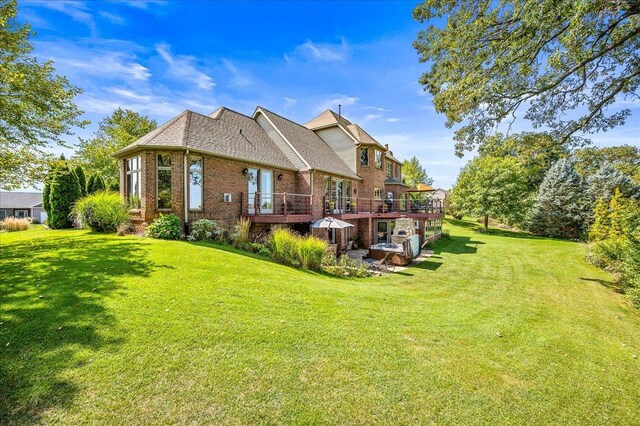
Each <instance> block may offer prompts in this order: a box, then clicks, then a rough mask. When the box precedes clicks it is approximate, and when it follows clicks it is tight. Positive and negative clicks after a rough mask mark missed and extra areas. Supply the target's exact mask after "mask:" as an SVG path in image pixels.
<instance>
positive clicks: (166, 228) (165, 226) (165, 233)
mask: <svg viewBox="0 0 640 426" xmlns="http://www.w3.org/2000/svg"><path fill="white" fill-rule="evenodd" d="M147 235H148V236H150V237H151V238H159V239H161V240H179V239H180V235H181V233H180V219H179V218H178V216H176V215H175V214H166V215H165V214H160V217H157V218H155V219H154V220H153V222H151V223H150V224H149V225H148V226H147Z"/></svg>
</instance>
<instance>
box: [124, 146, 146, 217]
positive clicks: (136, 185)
mask: <svg viewBox="0 0 640 426" xmlns="http://www.w3.org/2000/svg"><path fill="white" fill-rule="evenodd" d="M141 175H142V168H141V164H140V157H133V158H129V159H128V160H127V194H126V195H127V200H128V201H129V207H131V208H132V209H139V208H140V197H141V194H142V191H141V182H140V177H141Z"/></svg>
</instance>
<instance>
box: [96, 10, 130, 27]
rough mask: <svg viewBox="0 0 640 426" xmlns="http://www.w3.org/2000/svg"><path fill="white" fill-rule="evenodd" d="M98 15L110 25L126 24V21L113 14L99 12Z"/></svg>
mask: <svg viewBox="0 0 640 426" xmlns="http://www.w3.org/2000/svg"><path fill="white" fill-rule="evenodd" d="M98 14H99V15H100V16H102V17H103V18H105V19H106V20H107V21H109V22H110V23H112V24H115V25H124V24H126V23H127V20H126V19H124V18H123V17H122V16H120V15H116V14H115V13H109V12H105V11H104V10H101V11H100V12H98Z"/></svg>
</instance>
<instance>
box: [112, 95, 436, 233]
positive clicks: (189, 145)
mask: <svg viewBox="0 0 640 426" xmlns="http://www.w3.org/2000/svg"><path fill="white" fill-rule="evenodd" d="M114 156H115V157H116V158H117V159H118V161H119V165H120V188H121V194H122V196H123V197H125V198H126V199H127V200H128V201H129V203H130V205H131V219H132V222H133V224H134V226H136V227H137V228H141V227H142V224H143V223H145V222H150V221H152V220H153V219H154V218H155V217H157V216H158V215H159V214H160V213H174V214H176V215H177V216H178V217H179V218H180V220H181V221H182V223H183V224H184V225H185V229H188V227H189V224H190V223H191V222H193V221H196V220H198V219H202V218H207V219H213V220H216V221H217V222H218V223H219V224H221V225H223V226H231V225H233V224H234V223H235V222H236V221H237V219H238V218H240V217H247V218H249V219H251V222H252V227H253V229H254V231H255V232H260V231H264V230H266V229H267V228H269V227H270V226H272V225H273V224H288V225H289V226H291V227H292V228H294V229H295V230H297V231H299V232H301V233H307V232H313V233H314V234H315V235H317V236H320V237H322V238H327V239H329V240H330V241H331V242H334V243H337V244H345V243H346V241H344V240H349V239H354V238H357V239H358V240H360V242H361V244H362V245H364V246H369V245H371V244H374V243H378V242H388V241H390V236H391V232H392V230H393V227H394V220H395V219H397V218H399V217H410V218H413V219H414V223H415V227H416V231H417V233H418V234H419V235H421V238H422V241H425V240H426V239H431V238H437V237H438V236H439V235H440V232H441V228H442V219H443V217H444V213H443V212H442V206H441V204H440V203H439V202H437V201H434V200H417V199H416V197H410V196H409V192H408V191H409V190H410V188H409V187H408V186H407V185H405V184H404V183H403V182H402V181H401V179H400V177H401V173H402V170H401V162H400V161H399V160H397V159H396V158H395V157H394V156H393V153H392V152H391V151H390V150H389V147H388V146H387V145H382V144H380V143H379V142H378V141H376V140H375V139H374V138H373V137H372V136H370V135H369V134H368V133H367V132H365V131H364V130H363V129H362V128H361V127H360V126H358V125H357V124H353V123H351V122H349V121H348V120H346V119H345V118H344V117H341V116H339V115H338V114H336V113H334V112H333V111H330V110H327V111H325V112H323V113H322V114H320V115H319V116H318V117H316V118H314V119H313V120H311V121H310V122H308V123H307V124H305V125H300V124H298V123H295V122H293V121H291V120H289V119H287V118H284V117H282V116H280V115H278V114H275V113H273V112H271V111H269V110H267V109H265V108H262V107H257V108H256V110H255V112H254V113H253V115H252V116H251V117H249V116H247V115H243V114H240V113H238V112H235V111H232V110H230V109H228V108H225V107H222V108H219V109H218V110H216V111H215V112H213V113H212V114H210V115H208V116H206V115H202V114H198V113H195V112H192V111H185V112H183V113H182V114H180V115H178V116H177V117H175V118H173V119H172V120H169V121H168V122H167V123H165V124H163V125H162V126H160V127H158V128H157V129H155V130H154V131H152V132H150V133H149V134H147V135H145V136H143V137H142V138H140V139H138V140H137V141H136V142H134V143H132V144H131V145H129V146H127V147H126V148H124V149H122V150H120V151H119V152H117V153H116V154H114ZM325 216H333V217H336V218H339V219H342V220H344V221H347V222H349V223H351V224H353V225H354V226H353V228H350V229H349V230H348V231H347V232H346V233H341V232H327V231H326V230H311V229H310V226H309V225H310V223H311V222H313V221H314V220H317V219H320V218H322V217H325Z"/></svg>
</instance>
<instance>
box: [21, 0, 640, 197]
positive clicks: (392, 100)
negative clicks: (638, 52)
mask: <svg viewBox="0 0 640 426" xmlns="http://www.w3.org/2000/svg"><path fill="white" fill-rule="evenodd" d="M415 4H416V3H415V2H403V1H393V2H364V1H357V2H338V1H324V2H302V1H276V2H248V1H238V2H207V1H179V2H178V1H175V2H165V1H129V2H125V1H118V2H116V1H112V2H107V1H104V2H90V1H87V2H82V1H62V0H60V1H55V0H47V1H23V2H20V4H19V15H18V17H19V19H21V20H23V21H26V22H29V23H30V24H31V25H32V27H33V29H34V30H35V31H36V32H37V36H36V37H35V38H34V39H33V45H34V47H35V51H34V54H35V55H36V56H37V57H38V58H39V59H41V60H44V59H53V60H54V62H55V66H56V69H57V72H58V73H60V74H63V75H66V76H67V77H68V78H69V80H70V81H71V82H72V84H74V85H76V86H79V87H81V88H82V89H83V90H84V93H83V94H82V95H80V96H79V97H78V98H77V99H76V102H77V104H78V105H79V107H80V108H81V109H82V110H83V111H85V116H86V118H88V119H89V120H91V121H92V124H91V125H90V126H88V127H86V128H85V129H78V130H77V132H76V134H75V135H73V136H72V137H69V138H68V140H69V142H70V143H75V142H77V140H78V137H83V138H87V137H89V136H90V135H91V133H92V132H93V131H94V130H95V129H96V126H97V122H98V121H99V120H100V119H102V118H103V117H104V116H106V115H108V114H110V113H111V112H113V110H114V109H116V108H117V107H125V108H130V109H133V110H135V111H138V112H139V113H142V114H145V115H148V116H149V117H151V118H154V119H156V120H157V121H158V123H163V122H165V121H167V120H168V119H170V118H171V117H173V116H175V115H177V114H179V113H180V112H182V111H183V110H185V109H190V110H193V111H197V112H201V113H205V114H208V113H210V112H211V111H213V110H214V109H216V108H217V107H219V106H220V105H224V106H227V107H230V108H232V109H235V110H237V111H239V112H242V113H245V114H248V115H250V114H251V113H253V111H254V109H255V107H256V106H257V105H261V106H264V107H266V108H268V109H270V110H272V111H274V112H277V113H280V114H282V115H284V116H286V117H288V118H291V119H293V120H295V121H298V122H300V123H304V122H306V121H308V120H309V119H311V118H312V117H314V116H315V115H317V114H318V113H320V112H322V111H323V110H324V109H326V108H332V109H334V110H337V106H338V104H342V111H343V115H344V116H345V117H347V118H348V119H350V120H351V121H354V122H357V123H359V124H360V125H361V126H363V127H364V128H365V129H366V130H367V131H368V132H369V133H371V134H372V135H373V136H374V137H375V138H376V139H378V140H379V141H380V142H381V143H388V144H389V145H390V146H391V149H392V150H393V151H394V155H395V156H396V157H398V158H400V159H405V158H409V157H411V156H413V155H416V156H417V157H418V158H419V159H420V161H421V162H422V164H423V165H425V167H426V168H427V172H428V174H429V175H430V176H432V177H434V178H435V185H436V186H439V187H444V188H449V187H450V186H452V185H453V184H454V182H455V179H456V176H457V174H458V172H459V169H460V168H461V167H462V166H463V165H464V164H465V163H466V162H467V161H468V160H469V159H470V158H471V156H472V154H467V155H466V156H465V157H464V158H462V159H459V158H457V157H456V156H455V155H454V154H453V142H452V139H451V138H452V133H453V131H452V130H450V129H447V128H446V127H445V126H444V122H445V119H444V117H443V116H441V115H438V114H436V113H435V111H434V108H433V106H432V104H431V99H430V96H428V95H427V94H425V93H424V92H423V91H422V89H421V87H420V85H419V84H418V82H417V81H418V78H419V77H420V74H421V73H422V72H423V71H424V70H425V65H424V64H420V63H419V62H418V55H417V53H416V51H415V50H414V49H413V47H412V42H413V40H414V39H415V36H416V34H417V32H418V31H419V30H420V29H421V28H422V25H421V24H420V23H418V22H415V21H413V20H412V18H411V10H412V8H413V7H414V6H415ZM632 107H633V108H634V109H635V111H634V113H635V114H634V115H633V116H632V118H631V120H629V122H628V123H627V124H626V125H625V126H622V127H620V128H617V129H615V130H613V131H611V132H608V133H605V134H603V135H596V136H592V139H593V141H594V142H595V143H596V144H597V145H602V146H604V145H616V144H621V143H629V144H636V145H637V144H638V143H639V137H638V135H639V134H640V121H639V119H638V112H640V110H638V104H633V105H632ZM523 129H528V125H527V123H526V122H519V123H517V125H516V126H515V130H523ZM59 151H60V149H58V150H56V152H59ZM63 151H64V152H65V153H66V154H68V155H70V154H71V153H72V150H63Z"/></svg>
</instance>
